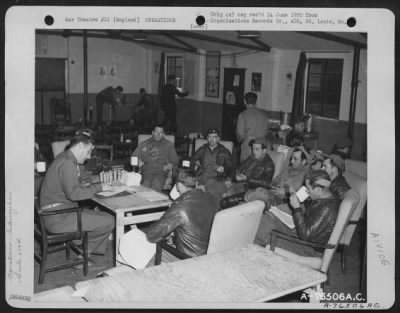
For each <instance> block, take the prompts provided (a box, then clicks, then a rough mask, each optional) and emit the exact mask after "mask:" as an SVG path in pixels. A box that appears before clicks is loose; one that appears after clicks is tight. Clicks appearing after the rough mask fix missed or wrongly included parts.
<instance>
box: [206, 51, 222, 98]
mask: <svg viewBox="0 0 400 313" xmlns="http://www.w3.org/2000/svg"><path fill="white" fill-rule="evenodd" d="M220 58H221V54H220V52H219V51H210V52H207V55H206V97H215V98H218V96H219V68H220Z"/></svg>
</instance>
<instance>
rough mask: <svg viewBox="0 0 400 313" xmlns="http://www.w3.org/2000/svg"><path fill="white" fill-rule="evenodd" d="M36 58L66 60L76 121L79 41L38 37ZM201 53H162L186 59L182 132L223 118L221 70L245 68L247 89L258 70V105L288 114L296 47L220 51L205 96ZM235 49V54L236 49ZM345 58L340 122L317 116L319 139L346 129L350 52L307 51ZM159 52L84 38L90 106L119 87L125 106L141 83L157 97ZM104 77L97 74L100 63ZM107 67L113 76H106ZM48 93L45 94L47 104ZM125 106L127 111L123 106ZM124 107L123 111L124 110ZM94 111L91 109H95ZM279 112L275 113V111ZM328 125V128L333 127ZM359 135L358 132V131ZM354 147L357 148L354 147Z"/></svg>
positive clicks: (362, 84)
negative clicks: (210, 93)
mask: <svg viewBox="0 0 400 313" xmlns="http://www.w3.org/2000/svg"><path fill="white" fill-rule="evenodd" d="M39 43H40V49H38V48H37V49H36V56H38V57H58V58H59V57H61V58H66V59H68V80H67V87H66V88H67V94H69V99H70V102H71V116H72V122H78V121H79V119H80V118H81V117H82V113H83V108H82V105H83V39H82V38H81V37H69V38H64V37H61V36H51V35H49V36H47V35H46V36H45V35H38V36H37V47H39ZM199 52H200V53H196V54H192V53H166V56H168V55H172V54H174V55H177V54H179V55H182V56H184V58H185V62H184V64H185V65H184V66H185V69H184V88H185V89H187V90H188V91H189V96H188V97H186V98H185V99H179V98H178V99H177V108H178V116H177V118H178V123H179V124H180V131H182V132H190V131H201V132H205V131H206V129H207V128H208V127H217V128H218V127H220V123H221V122H222V102H223V99H222V96H223V95H222V92H223V79H224V77H223V73H224V68H229V67H236V68H245V69H246V72H245V92H248V91H251V74H252V73H253V72H257V73H261V75H262V85H261V90H260V92H257V93H258V106H259V107H260V108H263V109H265V110H267V111H268V112H270V113H271V118H276V116H277V114H279V112H280V111H284V112H291V107H292V99H293V91H294V84H295V79H296V69H297V65H298V61H299V56H300V51H289V50H279V49H275V48H272V49H271V51H270V52H268V53H267V52H257V53H251V54H250V53H249V54H243V53H240V52H239V51H236V52H235V51H221V63H220V86H219V96H218V97H206V96H205V67H206V57H205V54H206V51H203V50H200V51H199ZM234 52H235V53H234ZM311 57H312V58H338V57H340V58H343V59H344V67H343V79H342V96H341V103H340V113H339V120H334V119H325V118H315V122H314V124H315V125H314V128H315V130H316V131H318V132H320V140H325V139H326V140H330V141H333V140H335V139H337V138H339V137H341V136H344V134H346V131H347V127H348V123H347V121H348V116H349V108H350V94H351V75H352V66H353V51H352V50H351V49H350V50H349V52H342V53H334V54H333V53H309V52H308V53H307V58H311ZM160 63H161V50H159V49H154V50H151V49H145V48H143V47H142V46H139V45H136V44H134V43H130V42H124V41H120V40H112V39H98V38H88V92H89V95H88V97H89V105H92V106H93V108H94V110H95V96H96V94H97V93H98V92H99V91H100V90H102V89H103V88H105V87H107V86H117V85H121V86H123V88H124V93H125V94H126V100H127V104H128V105H132V104H134V103H136V101H137V99H138V91H139V88H141V87H144V88H146V89H147V91H148V92H149V93H150V94H153V97H154V98H155V99H156V101H158V96H157V93H158V80H159V75H160ZM102 66H103V67H104V69H106V73H107V75H101V74H100V69H101V67H102ZM111 68H114V69H115V70H116V75H115V76H113V75H110V73H109V71H110V69H111ZM366 88H367V52H366V50H361V55H360V70H359V84H358V93H357V104H356V123H357V125H359V124H360V125H361V126H360V127H358V126H357V127H356V129H357V130H356V131H355V140H357V143H356V144H357V145H358V146H359V147H358V148H357V149H358V150H360V153H358V154H359V155H362V154H363V152H362V151H361V150H363V149H364V147H365V146H366V126H362V125H366V121H367V89H366ZM48 98H49V96H48V95H45V96H44V99H46V100H45V101H47V103H48ZM39 100H40V95H38V94H36V102H35V103H36V112H35V116H36V119H38V118H39V117H40V101H39ZM126 110H129V109H126ZM48 111H49V110H48V108H46V106H45V108H44V113H45V114H44V115H45V121H44V122H45V123H47V122H50V121H49V115H48ZM122 111H123V110H122ZM94 113H95V112H94ZM275 113H277V114H275ZM331 126H332V127H331ZM356 133H357V134H356ZM357 149H356V150H357Z"/></svg>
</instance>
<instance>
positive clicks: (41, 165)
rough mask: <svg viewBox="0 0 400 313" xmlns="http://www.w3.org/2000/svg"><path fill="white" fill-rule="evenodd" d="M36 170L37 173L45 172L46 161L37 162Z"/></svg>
mask: <svg viewBox="0 0 400 313" xmlns="http://www.w3.org/2000/svg"><path fill="white" fill-rule="evenodd" d="M36 170H37V171H38V173H44V172H46V162H37V163H36Z"/></svg>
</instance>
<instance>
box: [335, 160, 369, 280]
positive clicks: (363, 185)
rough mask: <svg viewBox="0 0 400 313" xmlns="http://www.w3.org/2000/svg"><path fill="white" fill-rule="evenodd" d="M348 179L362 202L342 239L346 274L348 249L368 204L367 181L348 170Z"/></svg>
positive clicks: (343, 264) (342, 259)
mask: <svg viewBox="0 0 400 313" xmlns="http://www.w3.org/2000/svg"><path fill="white" fill-rule="evenodd" d="M343 176H344V177H345V178H346V181H347V182H348V183H349V185H350V186H351V188H352V189H353V190H355V191H357V193H358V195H359V197H360V201H359V202H358V204H357V206H356V208H355V210H354V212H353V213H352V215H351V216H350V220H349V223H348V224H347V225H346V228H345V230H344V232H343V235H342V237H341V238H340V242H339V245H340V252H341V263H342V272H343V273H345V272H346V253H347V248H348V247H349V246H350V244H351V241H352V238H353V235H354V232H355V230H356V228H357V225H358V224H359V222H360V218H361V217H362V215H363V213H364V210H365V206H366V202H367V180H366V179H365V178H363V177H361V176H359V175H357V174H355V173H353V172H351V171H350V170H347V167H346V172H345V173H344V174H343Z"/></svg>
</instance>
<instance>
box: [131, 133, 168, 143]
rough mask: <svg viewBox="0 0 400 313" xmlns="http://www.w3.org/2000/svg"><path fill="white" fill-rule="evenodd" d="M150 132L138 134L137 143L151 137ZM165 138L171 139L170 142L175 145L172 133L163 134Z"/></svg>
mask: <svg viewBox="0 0 400 313" xmlns="http://www.w3.org/2000/svg"><path fill="white" fill-rule="evenodd" d="M151 136H152V135H151V134H139V135H138V144H139V143H141V142H143V141H145V140H147V139H150V138H151ZM164 137H165V139H167V140H168V141H171V142H172V144H174V145H175V136H174V135H164Z"/></svg>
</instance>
